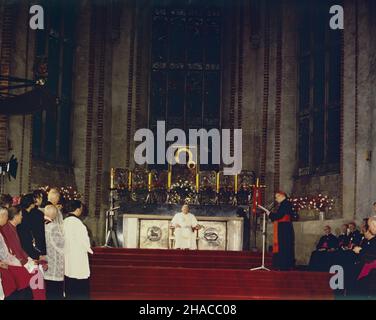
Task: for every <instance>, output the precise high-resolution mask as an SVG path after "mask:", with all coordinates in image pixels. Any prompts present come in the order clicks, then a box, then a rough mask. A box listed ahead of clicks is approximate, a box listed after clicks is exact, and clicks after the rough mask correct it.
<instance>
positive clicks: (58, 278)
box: [44, 205, 64, 300]
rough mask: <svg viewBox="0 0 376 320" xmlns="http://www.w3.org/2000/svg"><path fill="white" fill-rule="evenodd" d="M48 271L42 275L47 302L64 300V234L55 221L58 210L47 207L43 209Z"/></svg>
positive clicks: (53, 207)
mask: <svg viewBox="0 0 376 320" xmlns="http://www.w3.org/2000/svg"><path fill="white" fill-rule="evenodd" d="M44 215H45V231H46V247H47V262H48V270H47V271H46V272H45V273H44V279H45V283H46V298H47V300H63V298H64V234H63V229H62V226H61V225H60V224H59V223H58V222H57V221H56V219H57V216H58V209H57V208H56V207H55V206H53V205H47V206H46V207H45V209H44Z"/></svg>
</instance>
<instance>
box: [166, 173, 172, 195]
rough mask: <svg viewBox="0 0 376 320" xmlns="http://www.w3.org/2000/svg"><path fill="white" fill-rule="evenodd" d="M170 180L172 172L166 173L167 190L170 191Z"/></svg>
mask: <svg viewBox="0 0 376 320" xmlns="http://www.w3.org/2000/svg"><path fill="white" fill-rule="evenodd" d="M171 180H172V172H171V171H168V173H167V190H168V191H170V189H171Z"/></svg>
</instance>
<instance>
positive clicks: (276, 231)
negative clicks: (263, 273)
mask: <svg viewBox="0 0 376 320" xmlns="http://www.w3.org/2000/svg"><path fill="white" fill-rule="evenodd" d="M275 200H276V201H277V202H278V204H279V205H278V209H277V211H276V212H272V213H270V215H269V217H270V219H271V220H272V221H273V268H275V269H277V270H281V271H287V270H291V269H293V268H294V265H295V246H294V242H295V235H294V228H293V225H292V216H293V208H292V204H291V202H290V201H289V200H288V199H287V196H286V193H284V192H283V191H278V192H277V193H276V194H275Z"/></svg>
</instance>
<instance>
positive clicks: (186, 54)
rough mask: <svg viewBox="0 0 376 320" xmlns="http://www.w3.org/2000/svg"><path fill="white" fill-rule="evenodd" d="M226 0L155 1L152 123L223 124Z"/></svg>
mask: <svg viewBox="0 0 376 320" xmlns="http://www.w3.org/2000/svg"><path fill="white" fill-rule="evenodd" d="M221 30H222V6H221V1H202V0H201V1H196V0H195V1H193V0H185V1H157V0H156V1H154V5H153V12H152V52H151V76H150V86H151V90H150V109H149V115H150V116H149V126H150V128H151V129H152V130H155V128H156V123H157V121H158V120H163V121H166V125H167V128H180V129H183V130H186V131H187V130H188V129H199V128H206V129H210V128H220V91H221Z"/></svg>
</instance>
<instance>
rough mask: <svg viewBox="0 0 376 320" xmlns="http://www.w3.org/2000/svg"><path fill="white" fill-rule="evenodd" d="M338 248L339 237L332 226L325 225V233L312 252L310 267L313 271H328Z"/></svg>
mask: <svg viewBox="0 0 376 320" xmlns="http://www.w3.org/2000/svg"><path fill="white" fill-rule="evenodd" d="M337 249H338V239H337V238H336V236H335V235H333V234H332V229H331V227H330V226H325V227H324V235H323V236H322V237H321V238H320V241H319V242H318V244H317V246H316V251H313V252H312V255H311V259H310V262H309V267H310V269H311V270H312V271H328V270H329V267H330V265H331V261H332V259H333V258H335V256H333V253H334V252H335V251H336V250H337Z"/></svg>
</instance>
